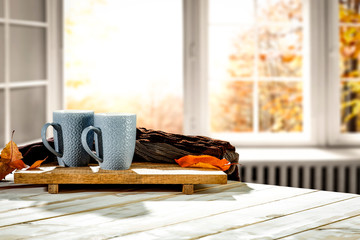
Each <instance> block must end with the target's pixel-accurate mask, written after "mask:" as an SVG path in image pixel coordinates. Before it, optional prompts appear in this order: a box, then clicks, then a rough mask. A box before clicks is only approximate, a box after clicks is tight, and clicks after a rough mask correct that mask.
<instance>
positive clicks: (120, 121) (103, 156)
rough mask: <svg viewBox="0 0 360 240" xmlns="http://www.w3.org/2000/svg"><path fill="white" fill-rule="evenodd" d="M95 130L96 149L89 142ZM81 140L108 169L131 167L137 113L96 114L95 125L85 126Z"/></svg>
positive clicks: (101, 165) (89, 152)
mask: <svg viewBox="0 0 360 240" xmlns="http://www.w3.org/2000/svg"><path fill="white" fill-rule="evenodd" d="M92 131H94V132H95V150H96V154H94V153H93V152H92V151H91V148H90V146H89V144H88V142H87V138H88V134H89V133H90V132H92ZM81 142H82V145H83V147H84V149H85V151H86V152H87V153H88V154H89V155H90V156H91V157H93V158H94V159H95V160H96V161H98V162H99V165H100V168H102V169H106V170H125V169H129V168H130V166H131V163H132V159H133V156H134V151H135V142H136V115H135V114H124V113H100V114H95V117H94V126H89V127H87V128H85V129H84V130H83V132H82V136H81Z"/></svg>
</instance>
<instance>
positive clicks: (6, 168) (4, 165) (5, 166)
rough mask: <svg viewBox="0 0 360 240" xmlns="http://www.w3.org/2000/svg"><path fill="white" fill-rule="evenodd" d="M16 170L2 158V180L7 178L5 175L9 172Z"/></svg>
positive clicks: (0, 162)
mask: <svg viewBox="0 0 360 240" xmlns="http://www.w3.org/2000/svg"><path fill="white" fill-rule="evenodd" d="M14 170H15V168H12V167H10V165H9V163H6V162H4V161H3V160H2V159H0V180H1V179H3V178H5V176H6V175H8V174H9V173H12V171H14Z"/></svg>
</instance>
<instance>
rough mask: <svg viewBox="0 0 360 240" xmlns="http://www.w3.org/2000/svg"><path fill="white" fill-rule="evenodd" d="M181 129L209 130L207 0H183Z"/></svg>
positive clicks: (194, 131) (201, 132)
mask: <svg viewBox="0 0 360 240" xmlns="http://www.w3.org/2000/svg"><path fill="white" fill-rule="evenodd" d="M183 6H184V7H183V11H184V113H185V114H184V133H185V134H199V135H207V134H208V125H209V124H208V109H209V106H208V82H207V80H208V79H207V28H208V26H207V24H208V17H207V11H208V7H207V0H199V1H193V0H184V1H183Z"/></svg>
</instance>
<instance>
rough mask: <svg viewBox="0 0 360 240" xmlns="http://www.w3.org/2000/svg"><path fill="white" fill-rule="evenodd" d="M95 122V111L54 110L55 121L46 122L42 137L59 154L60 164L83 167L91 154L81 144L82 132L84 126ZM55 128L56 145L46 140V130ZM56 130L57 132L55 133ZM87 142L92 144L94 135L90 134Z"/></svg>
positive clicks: (49, 147) (45, 143)
mask: <svg viewBox="0 0 360 240" xmlns="http://www.w3.org/2000/svg"><path fill="white" fill-rule="evenodd" d="M93 124H94V111H87V110H59V111H54V112H53V122H52V123H46V124H45V125H44V126H43V128H42V130H41V138H42V141H43V143H44V145H45V147H46V148H47V149H49V151H50V152H52V153H53V154H55V155H56V156H57V159H58V162H59V165H60V166H64V167H81V166H87V165H88V164H89V161H90V157H89V155H88V154H87V153H86V152H85V150H84V149H83V147H82V144H81V133H82V131H83V129H84V128H86V127H88V126H91V125H93ZM49 126H53V128H54V146H55V149H54V148H52V147H51V146H50V144H49V143H48V141H47V140H46V130H47V128H48V127H49ZM55 132H56V134H55ZM86 141H87V143H88V144H89V145H90V146H92V144H93V141H94V135H93V134H91V135H90V134H89V135H88V137H87V139H86Z"/></svg>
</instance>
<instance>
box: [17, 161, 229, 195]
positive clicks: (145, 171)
mask: <svg viewBox="0 0 360 240" xmlns="http://www.w3.org/2000/svg"><path fill="white" fill-rule="evenodd" d="M14 182H15V183H22V184H24V183H25V184H48V192H49V193H58V192H59V184H182V185H183V188H182V191H183V193H185V194H192V193H193V192H194V184H226V183H227V175H226V174H225V173H224V172H223V171H220V170H215V169H204V168H182V167H180V166H179V165H177V164H164V163H133V164H132V165H131V167H130V169H128V170H103V169H99V171H98V172H94V171H93V170H92V169H91V168H90V167H59V166H57V167H56V168H55V169H54V170H51V171H48V172H41V171H31V170H30V171H17V172H15V174H14Z"/></svg>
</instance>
